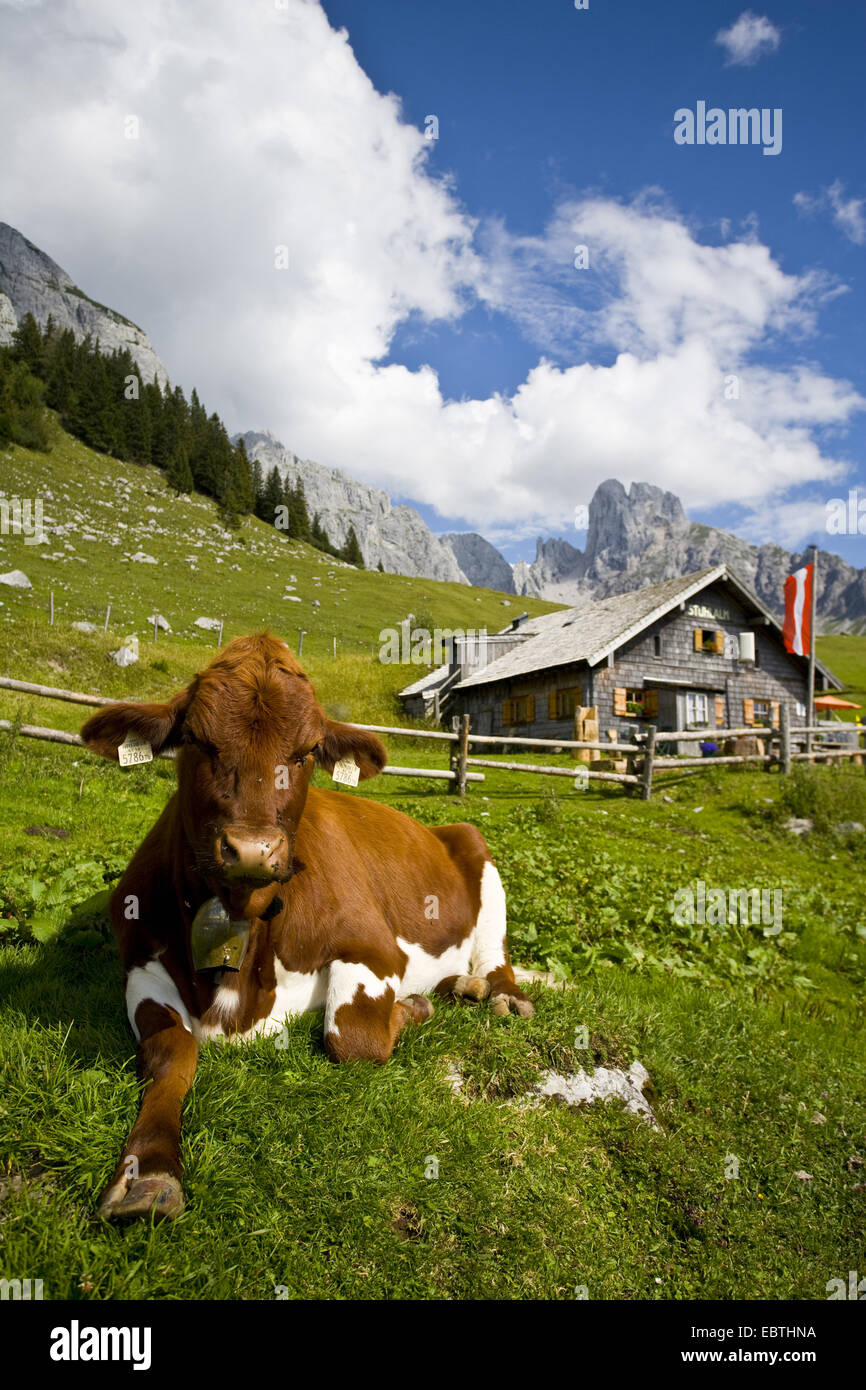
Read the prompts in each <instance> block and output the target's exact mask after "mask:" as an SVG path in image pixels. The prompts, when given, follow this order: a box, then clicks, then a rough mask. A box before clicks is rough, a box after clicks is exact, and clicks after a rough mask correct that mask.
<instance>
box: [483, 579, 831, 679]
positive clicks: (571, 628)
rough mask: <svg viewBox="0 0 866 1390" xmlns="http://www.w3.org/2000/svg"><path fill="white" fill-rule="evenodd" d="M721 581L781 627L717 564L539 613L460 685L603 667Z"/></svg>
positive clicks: (827, 673)
mask: <svg viewBox="0 0 866 1390" xmlns="http://www.w3.org/2000/svg"><path fill="white" fill-rule="evenodd" d="M719 582H725V583H728V584H730V585H731V586H732V587H733V588H734V589H735V590H736V591H737V593H738V597H739V598H740V599H741V600H742V601H743V602H744V603H745V604H746V605H747V606H749V607H751V608H753V609H755V610H756V611H757V612H758V613H759V614H760V615H761V616H762V617H763V618H765V619H766V620H767V621H768V623H770V624H772V626H773V627H774V628H776V630H777V631H779V632H780V631H781V627H780V625H779V623H778V621H777V620H776V618H774V617H773V615H772V613H770V612H769V610H768V609H766V608H765V607H764V605H763V604H762V603H761V601H760V599H758V598H757V597H756V596H755V594H753V593H752V592H751V590H749V589H748V588H746V586H745V585H744V584H743V583H742V581H741V580H739V579H738V578H737V577H736V575H735V574H733V573H732V572H731V571H730V570H729V569H728V567H727V565H716V566H714V567H713V568H712V569H706V570H698V571H697V572H696V573H694V574H685V575H680V576H679V577H678V578H676V579H666V580H665V581H664V582H663V583H662V584H651V585H648V586H647V588H645V589H636V590H634V591H633V592H632V593H628V594H616V595H614V596H613V597H612V598H606V599H600V600H599V601H598V602H596V603H590V604H588V605H587V606H586V607H585V608H565V609H563V610H561V611H560V612H558V613H546V614H544V615H543V616H542V617H540V618H533V619H532V620H531V621H530V622H528V623H526V624H525V625H524V627H523V628H521V631H522V632H526V633H529V634H532V635H530V636H528V637H527V640H526V641H525V642H521V643H520V645H519V646H516V647H515V648H514V650H513V651H510V652H507V653H506V654H505V656H501V657H499V658H498V659H497V660H496V661H492V662H491V663H490V665H489V666H485V667H484V668H483V670H481V671H476V672H474V673H473V674H472V675H471V676H467V677H466V679H465V680H463V681H461V682H460V683H459V685H457V686H455V689H456V690H467V689H469V688H470V687H471V686H475V685H488V684H490V683H492V682H493V681H507V680H512V679H513V678H514V677H515V676H525V675H529V674H530V673H531V672H533V671H548V670H550V669H551V668H554V667H557V666H571V665H573V664H574V663H575V662H579V661H585V662H586V663H587V665H589V666H597V665H598V663H599V662H600V661H603V660H604V659H605V657H607V656H610V655H611V654H612V653H613V652H615V651H616V649H617V648H618V647H621V646H623V645H624V644H625V643H626V642H628V641H630V640H631V639H632V638H633V637H636V636H637V635H638V634H639V633H640V632H642V631H643V630H644V628H647V627H649V626H650V625H651V624H652V623H654V622H656V621H657V620H658V619H659V618H662V617H664V616H665V614H667V613H669V612H670V611H671V609H673V608H676V607H678V606H679V604H681V603H685V602H686V601H687V600H688V599H690V598H692V597H693V595H695V594H698V593H700V592H701V591H702V590H703V589H706V588H708V587H709V586H710V585H711V584H716V583H719ZM815 665H816V667H818V668H819V669H820V670H821V671H822V672H823V673H824V674H825V676H826V677H827V679H828V681H829V682H830V683H831V684H833V685H834V686H836V688H837V689H838V688H839V686H840V682H839V681H838V680H837V679H836V677H835V676H834V675H833V674H832V672H831V671H828V670H827V668H826V667H825V666H823V665H822V664H821V663H820V662H819V661H816V663H815Z"/></svg>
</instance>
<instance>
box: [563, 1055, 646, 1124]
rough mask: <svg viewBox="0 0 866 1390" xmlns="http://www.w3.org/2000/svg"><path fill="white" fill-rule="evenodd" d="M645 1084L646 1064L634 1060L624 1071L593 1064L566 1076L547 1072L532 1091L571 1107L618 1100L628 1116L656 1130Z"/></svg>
mask: <svg viewBox="0 0 866 1390" xmlns="http://www.w3.org/2000/svg"><path fill="white" fill-rule="evenodd" d="M648 1086H649V1074H648V1072H647V1070H646V1067H644V1066H643V1065H642V1064H641V1063H640V1062H637V1061H635V1062H632V1064H631V1066H630V1067H629V1069H628V1071H627V1072H626V1071H622V1070H621V1069H620V1068H619V1067H596V1068H595V1069H594V1070H593V1071H589V1072H586V1071H583V1070H581V1071H576V1072H572V1073H571V1074H570V1075H568V1076H563V1075H561V1074H560V1073H559V1072H555V1071H548V1072H545V1073H544V1075H543V1076H542V1078H541V1080H540V1081H539V1082H538V1084H537V1085H536V1087H535V1090H536V1092H537V1094H538V1095H539V1096H550V1097H552V1098H553V1099H554V1100H557V1101H559V1103H560V1105H566V1106H568V1107H570V1108H572V1109H576V1108H577V1107H578V1106H580V1105H591V1104H592V1102H593V1101H596V1100H602V1101H606V1100H619V1101H622V1103H623V1105H624V1106H625V1108H626V1110H628V1111H629V1112H630V1113H631V1114H632V1115H639V1116H640V1117H641V1119H644V1120H646V1121H647V1123H648V1124H651V1125H652V1127H653V1129H659V1128H660V1127H661V1126H660V1125H659V1122H658V1120H657V1119H656V1117H655V1115H654V1114H653V1111H652V1106H651V1105H650V1104H649V1102H648V1101H647V1098H646V1095H645V1094H644V1091H645V1089H646V1088H648Z"/></svg>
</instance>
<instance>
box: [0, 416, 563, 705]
mask: <svg viewBox="0 0 866 1390" xmlns="http://www.w3.org/2000/svg"><path fill="white" fill-rule="evenodd" d="M0 492H3V493H5V494H6V495H7V496H8V497H15V496H17V497H21V498H30V499H31V500H34V501H35V500H36V499H39V498H41V499H42V500H43V506H44V529H45V539H44V541H43V543H42V544H38V545H34V544H29V543H28V540H27V538H26V537H24V536H23V535H17V536H16V535H0V575H2V574H5V573H8V572H9V571H12V570H21V571H23V573H24V574H25V575H26V576H27V577H28V579H29V580H30V583H31V586H32V587H30V588H27V589H19V588H10V587H7V586H6V585H0V666H4V667H5V663H4V662H3V659H2V651H3V648H2V643H3V631H4V629H7V630H8V627H9V624H10V623H13V624H14V623H17V622H20V621H22V620H25V619H29V618H40V619H41V618H44V620H45V621H46V622H47V614H48V606H49V595H50V593H51V592H52V591H53V593H54V610H55V621H56V622H57V623H72V622H73V621H88V622H92V623H96V624H98V625H99V627H100V628H101V627H102V624H103V622H104V619H105V613H106V608H107V605H108V604H110V605H111V615H110V624H109V631H110V633H113V634H114V636H115V638H116V639H118V640H119V639H121V638H123V637H125V636H126V635H127V634H130V633H137V634H138V636H139V638H141V639H146V638H149V637H150V635H151V632H152V623H151V622H150V621H149V619H150V615H152V614H153V613H159V614H162V615H163V616H164V617H165V619H166V620H167V622H168V623H169V625H170V627H171V630H172V633H171V638H170V641H171V642H172V643H174V644H177V643H184V644H190V645H192V646H200V645H201V644H202V643H203V642H205V643H207V644H208V645H209V646H210V647H213V645H214V643H215V641H216V634H215V633H211V632H208V631H203V630H202V629H201V628H199V627H197V626H196V620H197V619H199V618H209V619H215V620H220V619H222V620H223V621H224V624H225V626H224V640H228V639H229V638H230V637H232V636H235V635H237V634H238V633H241V632H247V631H251V630H253V629H255V628H259V627H262V626H265V625H268V626H271V627H272V628H273V629H274V630H275V631H277V632H278V633H280V634H281V635H283V636H284V637H286V639H287V640H288V641H289V642H290V644H291V645H292V646H295V645H296V644H297V639H298V634H299V631H300V630H301V629H303V630H304V631H305V634H306V635H305V637H304V655H305V656H307V655H308V654H314V655H315V654H325V653H327V654H332V652H333V639H334V638H335V637H336V639H337V648H338V651H339V652H340V653H343V654H346V653H349V652H357V653H359V654H360V653H366V654H367V655H368V656H369V655H370V653H371V650H372V651H374V652H375V653H376V654H378V648H379V643H380V638H379V634H380V632H381V631H382V629H384V628H389V627H395V626H396V625H397V624H398V623H400V622H402V621H403V620H404V619H405V618H406V617H407V616H408V615H409V614H410V613H412V614H414V615H415V618H416V620H417V621H418V622H420V623H421V625H424V626H429V627H433V626H440V627H451V628H456V627H463V628H474V629H478V628H482V627H485V626H486V627H487V628H488V630H490V631H497V630H499V629H500V628H502V627H504V626H505V625H506V623H507V622H508V621H509V620H510V618H511V617H513V616H514V613H515V612H516V611H518V608H519V610H520V611H522V610H523V609H524V608H526V609H527V610H528V611H530V612H532V613H533V614H534V613H541V612H548V611H550V609H551V608H552V607H555V605H553V604H549V603H546V602H544V601H540V600H525V601H524V600H519V601H518V600H515V598H514V596H513V595H511V596H510V597H509V596H505V595H502V594H497V593H495V592H494V591H492V590H481V589H471V588H469V587H468V586H467V585H465V584H461V583H448V584H445V583H439V582H437V581H435V580H432V579H418V578H406V577H404V576H402V575H392V574H381V573H379V572H377V571H375V570H372V571H371V570H355V569H353V568H352V567H351V566H349V565H345V564H343V563H342V562H341V561H339V560H333V559H331V558H330V557H329V556H327V555H323V554H322V553H321V551H318V550H315V549H313V548H312V547H310V546H307V545H304V544H302V543H301V542H299V541H294V540H289V539H287V538H286V537H285V536H284V535H283V534H282V533H281V532H279V531H277V530H275V529H274V527H272V526H269V525H267V524H266V523H265V522H262V521H259V520H257V519H256V518H255V517H247V518H245V520H244V521H243V523H242V525H241V526H240V527H239V528H238V529H237V531H226V530H225V529H224V527H223V525H222V523H221V521H220V519H219V514H218V509H217V505H216V503H215V502H213V501H211V500H210V499H208V498H205V497H202V496H200V495H198V494H195V493H194V494H192V495H190V496H183V495H181V496H178V495H177V494H175V493H174V492H172V491H171V489H170V488H168V486H167V485H166V481H165V475H164V474H163V473H161V472H160V471H159V470H157V469H155V468H150V467H146V468H142V467H137V466H135V465H133V464H129V463H120V462H118V460H116V459H113V458H110V457H108V456H106V455H103V454H98V453H96V452H95V451H93V450H91V449H88V448H87V447H86V446H85V445H83V444H81V443H80V442H79V441H78V440H75V439H73V438H72V437H71V436H69V435H67V434H65V433H63V432H62V431H58V437H57V442H56V443H55V446H54V449H53V450H52V452H51V453H50V454H46V455H41V454H36V453H33V452H32V451H30V450H26V449H23V448H19V447H18V446H12V447H10V448H9V449H7V450H6V452H5V453H0ZM410 670H415V671H417V668H410ZM9 674H15V673H14V672H10V673H9ZM410 678H411V676H410V677H407V681H408V679H410ZM407 681H404V684H405V683H407Z"/></svg>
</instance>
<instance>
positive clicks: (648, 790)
mask: <svg viewBox="0 0 866 1390" xmlns="http://www.w3.org/2000/svg"><path fill="white" fill-rule="evenodd" d="M655 751H656V726H655V724H650V726H649V728H648V729H647V736H646V745H645V751H644V755H643V780H642V785H641V792H640V799H641V801H649V799H650V797H651V796H652V789H653V758H654V757H655Z"/></svg>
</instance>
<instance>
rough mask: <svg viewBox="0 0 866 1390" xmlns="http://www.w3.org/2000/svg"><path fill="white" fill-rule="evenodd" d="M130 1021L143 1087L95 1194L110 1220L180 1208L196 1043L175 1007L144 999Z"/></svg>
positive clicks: (160, 1214)
mask: <svg viewBox="0 0 866 1390" xmlns="http://www.w3.org/2000/svg"><path fill="white" fill-rule="evenodd" d="M134 973H135V972H133V974H134ZM127 998H129V989H128V990H127ZM179 1002H180V1001H179V1000H178V1003H179ZM181 1008H182V1006H181ZM130 1013H131V1014H132V1009H130ZM183 1013H184V1015H186V1010H183ZM132 1022H133V1023H134V1026H135V1029H136V1032H137V1033H138V1035H139V1047H138V1067H139V1076H140V1078H141V1080H142V1081H143V1082H144V1091H143V1093H142V1097H141V1108H140V1110H139V1112H138V1119H137V1120H136V1122H135V1124H134V1125H133V1127H132V1131H131V1133H130V1135H129V1138H128V1139H127V1141H126V1143H125V1145H124V1147H123V1154H122V1156H121V1159H120V1162H119V1164H118V1165H117V1168H116V1169H115V1172H114V1175H113V1177H112V1179H111V1181H110V1182H109V1183H108V1186H107V1187H106V1188H105V1190H104V1191H103V1193H102V1196H101V1197H100V1199H99V1214H100V1216H103V1217H105V1218H106V1220H115V1221H116V1220H129V1219H132V1218H133V1217H137V1216H149V1215H151V1213H152V1214H153V1215H154V1216H155V1217H158V1218H162V1217H173V1216H178V1215H179V1214H180V1212H182V1211H183V1205H184V1199H183V1188H182V1186H181V1165H180V1112H181V1106H182V1105H183V1101H184V1097H185V1096H186V1093H187V1091H188V1090H189V1088H190V1086H191V1085H192V1080H193V1077H194V1076H195V1068H196V1061H197V1059H198V1043H197V1042H196V1039H195V1038H194V1037H193V1035H192V1033H191V1032H190V1031H189V1028H188V1027H187V1026H186V1024H187V1022H188V1017H187V1018H185V1017H182V1015H181V1013H180V1011H179V1010H178V1009H176V1008H172V1007H171V1006H170V1005H168V1004H165V1003H158V1002H157V1001H156V1000H154V999H149V998H148V999H143V1000H142V1002H141V1003H140V1004H138V1005H137V1007H136V1008H135V1012H134V1015H133V1017H132Z"/></svg>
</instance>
